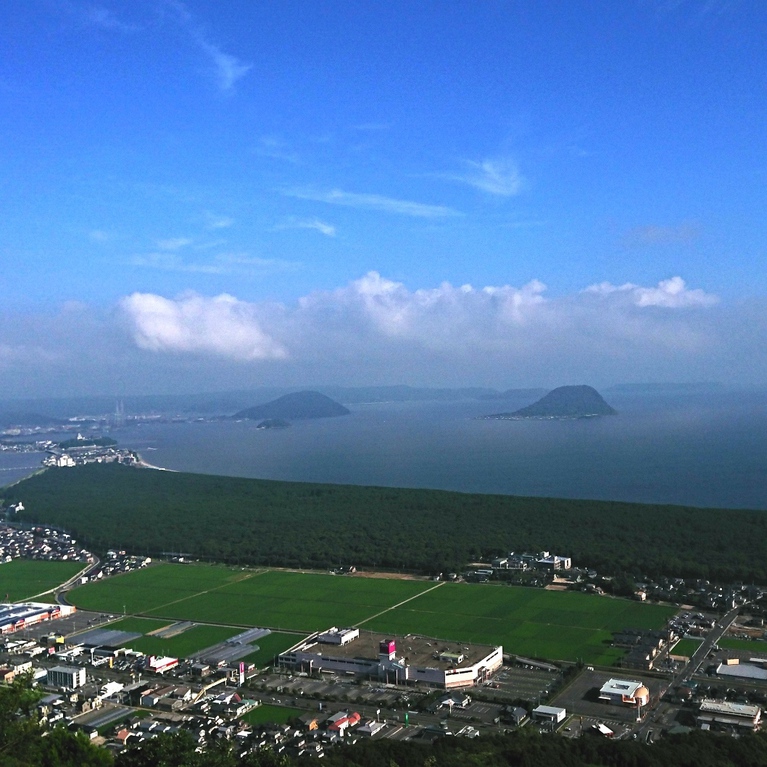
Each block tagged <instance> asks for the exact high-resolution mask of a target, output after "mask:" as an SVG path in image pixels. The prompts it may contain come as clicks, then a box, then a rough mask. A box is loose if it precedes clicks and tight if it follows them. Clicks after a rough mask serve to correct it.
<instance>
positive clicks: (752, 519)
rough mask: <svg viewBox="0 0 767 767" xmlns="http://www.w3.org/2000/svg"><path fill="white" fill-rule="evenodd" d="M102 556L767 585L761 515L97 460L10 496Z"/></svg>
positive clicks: (766, 525)
mask: <svg viewBox="0 0 767 767" xmlns="http://www.w3.org/2000/svg"><path fill="white" fill-rule="evenodd" d="M4 497H5V500H6V501H8V502H10V501H19V500H20V501H23V503H24V507H25V511H24V512H23V518H24V519H26V520H29V521H32V522H45V523H49V524H54V525H59V526H62V527H64V528H66V529H67V530H69V531H71V532H73V533H75V534H76V535H77V536H78V538H79V539H81V540H82V541H83V542H84V544H85V545H88V546H90V547H91V548H93V549H95V550H96V551H102V550H104V549H106V548H109V547H121V548H128V549H131V550H133V551H136V552H137V553H147V554H150V555H152V554H158V553H160V552H172V551H176V552H179V551H181V552H186V553H188V554H191V555H193V556H196V557H201V558H207V559H212V560H218V561H223V562H232V563H243V564H244V563H249V564H257V565H278V566H289V567H329V566H337V565H339V564H344V565H351V564H354V565H356V566H358V567H359V566H367V567H379V568H393V569H407V570H416V571H420V572H425V573H433V572H439V571H450V570H456V569H457V568H459V567H462V566H463V565H464V564H465V563H466V562H470V561H476V560H486V559H487V558H488V557H490V556H493V555H496V554H499V553H502V552H508V551H509V550H516V551H519V550H541V549H549V550H552V551H554V552H556V553H561V554H567V555H569V556H572V557H573V559H574V562H575V564H578V565H588V566H591V567H595V568H598V569H600V570H604V571H605V572H613V573H620V572H629V573H643V574H647V575H650V576H652V575H662V574H671V575H680V576H686V577H707V578H711V579H715V580H723V581H734V580H742V581H745V582H756V583H767V560H765V558H764V556H763V554H764V550H763V549H764V541H765V540H767V513H764V512H760V511H746V510H726V511H725V510H717V509H700V508H694V507H684V506H660V505H657V506H653V505H645V504H636V503H619V502H606V501H577V500H563V499H554V498H521V497H516V496H504V495H476V494H465V493H456V492H446V491H440V490H404V489H397V488H383V487H360V486H355V485H321V484H309V483H297V482H276V481H268V480H254V479H240V478H230V477H218V476H209V475H202V474H182V473H175V472H166V471H152V470H143V469H136V468H131V467H126V466H121V465H119V464H107V465H102V464H89V465H86V466H80V467H75V468H62V469H49V470H48V471H46V472H44V473H42V474H38V475H36V476H33V477H30V478H29V479H27V480H24V481H23V482H20V483H18V484H16V485H14V486H13V487H10V488H6V490H5V491H4Z"/></svg>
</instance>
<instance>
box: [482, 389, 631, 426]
mask: <svg viewBox="0 0 767 767" xmlns="http://www.w3.org/2000/svg"><path fill="white" fill-rule="evenodd" d="M616 413H617V411H616V410H614V409H613V408H611V407H610V405H608V404H607V403H606V402H605V401H604V399H603V397H602V395H601V394H600V393H599V392H598V391H597V390H596V389H594V388H593V387H591V386H560V387H558V388H556V389H553V390H552V391H550V392H549V393H548V394H546V395H544V396H543V397H541V399H539V400H538V401H537V402H534V403H533V404H532V405H528V406H527V407H523V408H521V409H520V410H515V411H514V412H512V413H495V414H493V415H484V416H480V418H482V419H493V420H503V421H517V420H523V419H536V420H548V419H564V418H596V417H598V416H602V415H616Z"/></svg>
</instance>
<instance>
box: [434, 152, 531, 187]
mask: <svg viewBox="0 0 767 767" xmlns="http://www.w3.org/2000/svg"><path fill="white" fill-rule="evenodd" d="M465 165H466V168H467V170H466V172H465V173H462V174H457V175H451V176H448V178H451V179H453V180H454V181H461V182H463V183H464V184H468V185H469V186H473V187H474V188H475V189H479V190H480V191H482V192H486V193H487V194H494V195H498V196H501V197H513V196H514V195H517V194H519V193H520V192H521V191H522V189H523V187H524V183H525V180H524V178H523V176H522V174H521V173H520V172H519V168H518V167H517V164H516V163H515V162H514V161H513V160H511V159H510V158H508V157H502V158H495V159H484V160H480V161H479V162H476V161H473V160H467V161H466V162H465Z"/></svg>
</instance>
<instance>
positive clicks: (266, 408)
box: [232, 391, 351, 421]
mask: <svg viewBox="0 0 767 767" xmlns="http://www.w3.org/2000/svg"><path fill="white" fill-rule="evenodd" d="M350 412H351V411H349V410H347V409H346V408H345V407H344V406H343V405H340V404H339V403H338V402H336V401H335V400H332V399H330V397H326V396H325V395H324V394H320V393H319V392H318V391H299V392H293V393H292V394H286V395H285V396H284V397H279V398H277V399H275V400H272V401H271V402H265V403H264V404H263V405H256V406H255V407H249V408H246V409H245V410H240V412H239V413H235V414H234V416H232V417H233V418H235V419H241V418H248V419H252V420H254V421H260V420H263V419H266V420H273V419H281V420H291V421H293V420H300V419H307V418H333V417H335V416H339V415H349V413H350Z"/></svg>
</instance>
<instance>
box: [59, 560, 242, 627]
mask: <svg viewBox="0 0 767 767" xmlns="http://www.w3.org/2000/svg"><path fill="white" fill-rule="evenodd" d="M252 576H253V571H250V572H243V571H241V570H240V569H239V568H232V567H223V566H220V567H217V566H215V565H211V566H202V567H197V566H195V565H169V564H161V565H155V566H153V567H147V568H144V569H141V570H135V571H134V572H131V573H126V574H124V575H116V576H113V577H112V578H108V579H107V580H104V581H95V582H93V583H87V584H85V585H84V586H79V587H78V588H76V589H73V590H72V591H70V592H69V593H68V594H67V600H68V601H69V602H71V603H72V604H74V605H77V607H79V608H80V609H82V610H94V611H96V612H105V613H123V612H124V613H126V614H128V615H136V614H140V613H146V612H148V611H149V610H151V609H152V608H155V607H159V606H160V605H163V604H168V603H171V602H174V601H177V600H180V599H185V598H186V597H189V596H192V595H193V594H200V593H202V592H205V591H210V590H211V589H216V588H219V587H221V586H223V585H226V584H227V583H231V582H233V581H235V580H236V579H237V578H242V577H252Z"/></svg>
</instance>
